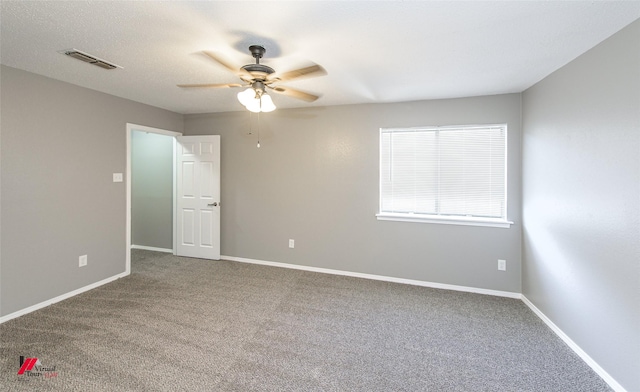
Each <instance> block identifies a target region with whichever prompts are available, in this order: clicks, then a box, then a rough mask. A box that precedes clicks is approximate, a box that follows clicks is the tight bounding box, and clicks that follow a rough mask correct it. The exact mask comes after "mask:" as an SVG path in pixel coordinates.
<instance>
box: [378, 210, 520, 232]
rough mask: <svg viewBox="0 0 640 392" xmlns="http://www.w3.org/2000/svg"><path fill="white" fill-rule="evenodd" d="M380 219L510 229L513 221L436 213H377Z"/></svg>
mask: <svg viewBox="0 0 640 392" xmlns="http://www.w3.org/2000/svg"><path fill="white" fill-rule="evenodd" d="M376 217H377V218H378V220H385V221H398V222H416V223H436V224H442V225H462V226H484V227H501V228H505V229H508V228H510V227H511V225H512V224H513V222H510V221H506V220H502V219H491V218H471V217H453V216H447V217H445V216H436V215H417V214H391V213H379V214H376Z"/></svg>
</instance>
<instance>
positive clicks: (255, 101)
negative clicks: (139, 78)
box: [178, 45, 327, 112]
mask: <svg viewBox="0 0 640 392" xmlns="http://www.w3.org/2000/svg"><path fill="white" fill-rule="evenodd" d="M249 51H250V52H251V55H252V56H253V58H255V59H256V62H255V64H247V65H243V66H242V67H235V66H233V65H232V64H229V63H228V62H227V61H225V60H224V59H222V58H220V57H219V56H218V55H217V54H215V53H213V52H209V51H204V52H203V53H204V54H205V55H206V56H208V57H209V58H210V59H211V60H213V61H215V62H217V63H218V64H220V65H222V66H223V67H225V68H226V69H228V70H229V71H231V72H233V73H235V74H236V75H237V76H238V77H240V79H241V80H242V82H244V83H242V84H241V83H224V84H207V83H203V84H179V85H178V87H184V88H192V87H205V88H231V87H250V88H248V89H247V90H245V91H242V92H240V93H238V100H239V101H240V103H242V104H243V105H244V106H245V107H246V108H247V109H248V110H250V111H252V112H270V111H272V110H274V109H275V108H276V107H275V105H274V104H273V101H272V100H271V97H270V96H269V95H268V94H267V92H266V89H270V90H273V91H274V92H276V93H278V94H283V95H286V96H289V97H293V98H297V99H301V100H303V101H307V102H313V101H315V100H316V99H318V98H320V96H319V95H315V94H311V93H307V92H304V91H300V90H296V89H293V88H290V87H285V86H281V85H279V83H280V82H289V81H292V80H296V79H301V78H309V77H315V76H322V75H326V73H327V72H326V71H325V70H324V68H322V67H321V66H319V65H317V64H313V65H309V66H307V67H304V68H299V69H295V70H292V71H288V72H283V73H278V72H276V71H275V70H274V69H273V68H271V67H269V66H266V65H264V64H260V59H261V58H262V56H264V53H265V52H266V49H265V48H264V47H262V46H260V45H251V46H249Z"/></svg>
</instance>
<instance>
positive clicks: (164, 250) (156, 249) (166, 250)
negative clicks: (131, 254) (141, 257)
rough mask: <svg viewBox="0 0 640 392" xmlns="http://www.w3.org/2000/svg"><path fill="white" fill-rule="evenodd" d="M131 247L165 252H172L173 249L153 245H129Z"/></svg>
mask: <svg viewBox="0 0 640 392" xmlns="http://www.w3.org/2000/svg"><path fill="white" fill-rule="evenodd" d="M131 249H142V250H152V251H155V252H165V253H171V254H173V249H166V248H154V247H153V246H144V245H131Z"/></svg>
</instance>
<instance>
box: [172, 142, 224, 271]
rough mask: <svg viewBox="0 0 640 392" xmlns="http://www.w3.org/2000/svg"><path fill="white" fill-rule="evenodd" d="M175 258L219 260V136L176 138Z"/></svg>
mask: <svg viewBox="0 0 640 392" xmlns="http://www.w3.org/2000/svg"><path fill="white" fill-rule="evenodd" d="M176 140H177V143H178V146H177V151H176V160H177V164H176V171H177V173H176V180H177V181H176V184H177V192H176V193H177V200H176V203H177V208H176V211H177V219H176V221H177V222H176V229H177V230H176V232H177V239H176V240H177V249H176V254H177V255H178V256H187V257H197V258H201V259H212V260H219V259H220V136H218V135H207V136H178V137H176Z"/></svg>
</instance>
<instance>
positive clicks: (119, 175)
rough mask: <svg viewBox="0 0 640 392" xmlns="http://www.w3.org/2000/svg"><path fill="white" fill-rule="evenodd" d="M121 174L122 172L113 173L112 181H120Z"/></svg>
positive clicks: (121, 178)
mask: <svg viewBox="0 0 640 392" xmlns="http://www.w3.org/2000/svg"><path fill="white" fill-rule="evenodd" d="M122 181H123V176H122V173H113V182H122Z"/></svg>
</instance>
